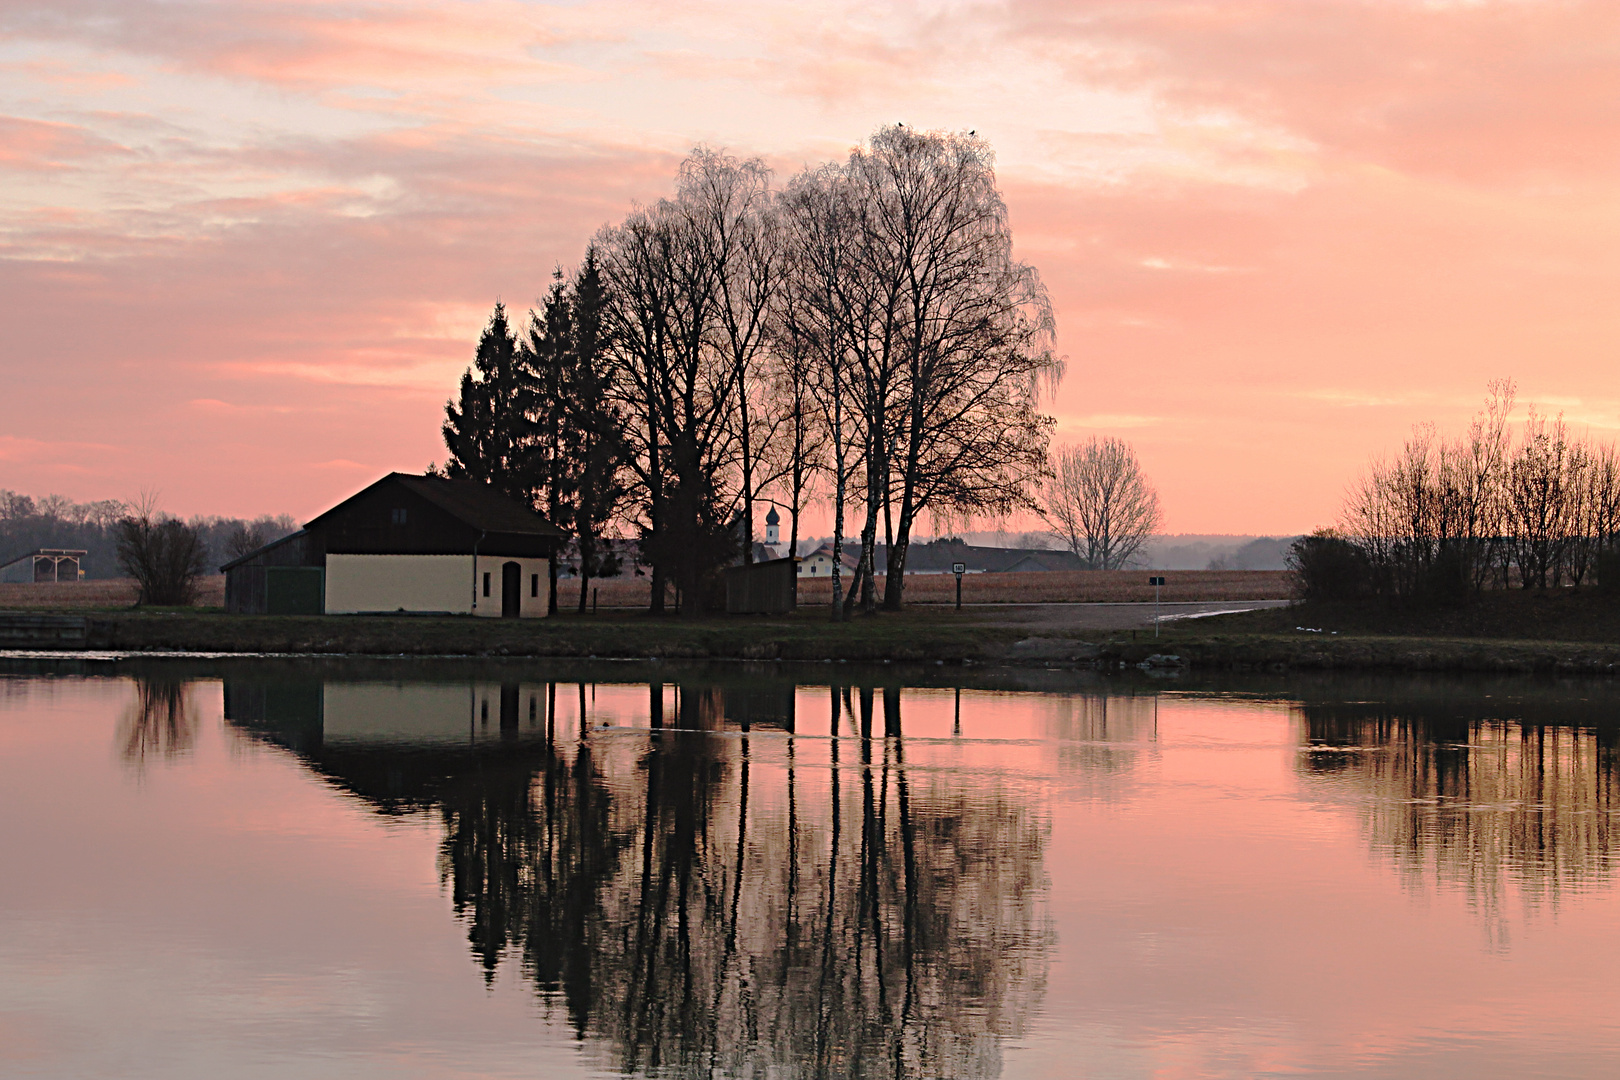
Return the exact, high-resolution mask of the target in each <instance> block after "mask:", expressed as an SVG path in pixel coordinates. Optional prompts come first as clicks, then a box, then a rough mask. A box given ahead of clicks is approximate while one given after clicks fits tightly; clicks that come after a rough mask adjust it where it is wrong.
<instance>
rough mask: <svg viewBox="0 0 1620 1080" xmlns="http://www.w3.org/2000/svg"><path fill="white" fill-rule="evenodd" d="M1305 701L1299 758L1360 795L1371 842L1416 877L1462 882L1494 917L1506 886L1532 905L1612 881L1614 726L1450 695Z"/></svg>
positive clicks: (1617, 792)
mask: <svg viewBox="0 0 1620 1080" xmlns="http://www.w3.org/2000/svg"><path fill="white" fill-rule="evenodd" d="M1302 713H1303V719H1304V735H1305V739H1306V741H1307V743H1308V745H1309V746H1310V747H1311V752H1310V753H1308V754H1306V755H1305V758H1304V761H1305V763H1306V764H1305V767H1306V769H1307V770H1308V771H1309V772H1310V773H1311V774H1312V775H1314V776H1316V777H1319V778H1324V779H1326V778H1334V779H1338V780H1340V781H1343V782H1347V783H1348V784H1349V785H1350V786H1352V787H1353V788H1354V789H1356V790H1357V791H1358V792H1359V793H1360V794H1362V795H1363V796H1364V798H1363V799H1362V801H1361V806H1362V809H1361V814H1362V819H1363V827H1364V828H1365V830H1366V832H1367V835H1368V836H1369V838H1370V839H1371V842H1372V844H1373V845H1374V847H1375V848H1376V849H1377V850H1378V851H1380V852H1382V853H1383V854H1385V855H1386V856H1387V857H1389V858H1390V859H1391V860H1392V861H1393V862H1394V863H1395V864H1396V866H1397V867H1399V869H1400V871H1401V872H1402V874H1403V875H1404V876H1405V877H1407V878H1408V879H1409V880H1412V881H1413V882H1414V883H1425V882H1428V881H1433V882H1435V883H1437V884H1440V885H1444V886H1455V887H1460V888H1463V889H1464V890H1466V892H1467V893H1468V895H1469V897H1470V898H1471V899H1472V900H1473V901H1474V902H1475V903H1476V904H1477V905H1479V907H1480V908H1481V910H1482V912H1483V913H1484V914H1486V915H1487V916H1490V917H1493V918H1494V917H1497V916H1498V915H1499V914H1500V912H1501V908H1502V904H1503V901H1504V899H1505V897H1504V890H1505V889H1506V888H1507V887H1509V886H1510V885H1511V886H1512V887H1513V888H1514V889H1515V890H1516V891H1517V892H1518V893H1519V895H1521V896H1522V897H1523V898H1524V900H1525V902H1526V903H1528V904H1530V905H1532V906H1534V905H1537V904H1540V903H1543V902H1551V903H1556V902H1557V901H1558V900H1559V898H1560V897H1561V896H1562V895H1563V894H1564V893H1565V892H1566V891H1575V890H1580V889H1585V888H1589V887H1591V886H1593V885H1595V884H1598V883H1603V882H1607V881H1608V879H1609V877H1610V873H1611V871H1610V856H1611V829H1612V825H1611V814H1612V813H1613V811H1614V810H1615V809H1616V808H1617V806H1620V769H1617V767H1616V757H1615V749H1614V746H1613V732H1612V730H1605V729H1600V728H1594V727H1584V726H1567V725H1552V724H1538V723H1535V722H1533V720H1524V719H1512V720H1509V719H1498V718H1491V717H1489V716H1481V715H1468V714H1466V713H1464V712H1461V711H1460V710H1459V709H1457V708H1456V707H1455V706H1454V707H1452V708H1450V709H1446V708H1432V709H1428V710H1425V709H1421V708H1420V709H1415V710H1409V709H1404V708H1401V707H1399V706H1392V705H1385V704H1380V703H1349V704H1322V705H1306V706H1304V707H1303V709H1302Z"/></svg>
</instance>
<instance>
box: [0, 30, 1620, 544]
mask: <svg viewBox="0 0 1620 1080" xmlns="http://www.w3.org/2000/svg"><path fill="white" fill-rule="evenodd" d="M897 120H903V121H905V122H907V123H909V124H913V125H916V126H919V127H938V128H952V129H967V128H972V129H976V130H977V131H978V132H979V134H981V135H985V136H987V137H988V138H989V139H990V140H991V141H992V143H993V144H994V145H995V147H996V149H997V151H998V160H999V173H1000V177H1001V182H1002V187H1003V189H1004V191H1005V193H1006V195H1007V199H1008V202H1009V205H1010V207H1011V211H1012V219H1013V226H1014V230H1015V237H1016V240H1017V243H1018V246H1019V249H1020V253H1021V254H1022V256H1023V257H1024V258H1026V259H1028V260H1029V261H1031V262H1033V263H1034V264H1035V265H1036V266H1037V267H1039V268H1040V270H1041V272H1042V274H1043V275H1044V277H1045V279H1046V281H1047V283H1048V285H1049V287H1050V288H1051V291H1052V295H1053V299H1054V301H1055V304H1056V309H1057V316H1058V333H1059V347H1060V349H1061V351H1062V352H1063V353H1065V354H1067V356H1068V358H1069V376H1068V379H1067V380H1066V382H1065V383H1064V385H1063V387H1062V390H1061V392H1060V393H1059V395H1058V398H1057V400H1056V402H1055V403H1054V411H1055V412H1056V414H1057V416H1058V420H1059V437H1060V438H1063V439H1072V438H1079V437H1083V436H1085V435H1087V434H1090V433H1093V432H1095V433H1102V434H1115V435H1119V436H1122V437H1124V438H1127V439H1129V440H1131V441H1132V442H1133V443H1134V444H1135V445H1136V447H1137V449H1138V451H1139V453H1140V455H1141V457H1142V459H1143V462H1144V465H1145V467H1146V469H1147V470H1148V473H1149V475H1150V477H1151V478H1152V479H1153V480H1154V481H1155V482H1156V484H1157V485H1158V487H1159V490H1160V492H1161V495H1162V498H1163V501H1164V505H1165V509H1166V516H1167V521H1166V527H1167V529H1168V530H1170V531H1178V532H1205V531H1208V532H1251V533H1259V532H1267V533H1281V532H1292V531H1297V530H1302V529H1307V528H1311V527H1313V526H1316V525H1319V524H1323V523H1327V522H1329V521H1331V520H1332V519H1333V518H1334V517H1335V516H1336V514H1337V510H1338V506H1339V502H1340V498H1341V496H1342V493H1343V491H1344V489H1345V486H1346V485H1347V484H1348V483H1349V482H1350V481H1351V480H1352V479H1353V478H1354V476H1355V475H1356V473H1357V472H1358V470H1359V469H1360V468H1361V466H1362V464H1363V463H1364V461H1365V460H1366V458H1367V457H1368V455H1369V454H1371V453H1373V452H1376V451H1379V450H1383V449H1387V448H1390V447H1392V446H1394V445H1395V444H1397V443H1398V442H1399V440H1400V439H1401V437H1402V436H1403V434H1404V433H1405V432H1406V430H1407V429H1408V428H1409V427H1410V426H1411V425H1412V424H1413V423H1415V422H1417V421H1421V420H1434V421H1437V422H1439V423H1440V424H1441V425H1443V426H1459V425H1461V424H1462V423H1463V422H1464V420H1465V418H1466V416H1467V415H1468V414H1469V413H1470V412H1471V411H1472V410H1473V409H1474V407H1475V406H1476V403H1477V402H1478V401H1479V400H1480V398H1481V397H1482V395H1483V393H1484V387H1485V383H1486V381H1487V380H1488V379H1490V378H1493V377H1497V376H1502V375H1511V376H1513V377H1515V378H1516V379H1517V380H1518V382H1519V385H1520V397H1521V400H1523V401H1527V402H1528V401H1535V402H1538V403H1540V404H1541V405H1542V406H1543V407H1544V408H1546V409H1550V410H1552V411H1558V410H1562V411H1564V413H1565V414H1566V416H1567V418H1568V419H1570V420H1571V421H1572V422H1573V424H1574V426H1575V427H1576V428H1577V429H1589V430H1590V432H1591V434H1593V435H1594V436H1596V437H1598V438H1601V439H1605V440H1606V439H1610V438H1613V437H1614V435H1615V429H1617V428H1620V367H1617V365H1615V364H1614V363H1613V359H1614V353H1615V345H1616V342H1617V341H1620V304H1616V303H1615V301H1614V297H1615V296H1616V295H1620V288H1617V286H1620V254H1617V252H1620V199H1617V197H1616V194H1615V191H1616V188H1615V184H1614V181H1615V179H1616V175H1617V173H1620V7H1616V6H1615V5H1613V4H1600V3H1580V2H1553V0H1545V2H1544V0H1500V2H1496V0H1428V2H1416V0H1414V2H1403V0H1362V2H1355V0H1222V2H1192V0H1158V2H1156V0H1133V2H1117V3H1106V2H1098V3H1084V2H1080V3H1057V2H1021V0H1004V2H997V3H969V2H955V0H936V2H932V3H914V4H907V5H887V6H885V5H874V4H871V3H827V4H818V5H806V4H803V3H794V4H785V3H769V2H762V0H750V2H748V3H735V2H727V0H720V2H712V3H703V4H697V3H667V2H666V3H659V4H646V3H632V2H608V3H600V4H591V5H583V4H555V5H545V4H528V3H517V2H504V0H495V2H487V3H477V2H474V3H432V4H429V3H409V2H405V3H390V2H386V0H377V2H371V3H347V2H343V0H331V2H302V0H292V2H284V3H269V2H259V3H238V4H231V3H200V2H188V0H179V2H172V3H161V4H159V3H146V2H141V0H117V2H113V0H100V2H97V0H58V2H55V3H52V4H49V5H46V4H41V3H38V2H37V0H32V2H17V0H0V361H3V364H4V371H5V374H6V376H7V380H6V381H7V389H8V392H7V393H5V394H4V395H3V396H0V487H7V488H12V489H16V490H22V491H27V492H32V493H34V494H43V493H45V492H48V491H56V492H61V493H62V494H65V495H68V496H70V497H72V498H75V499H80V500H84V499H92V498H107V497H121V498H129V497H133V496H135V495H136V494H137V493H139V492H140V491H141V490H142V489H148V490H157V491H159V492H161V501H162V503H163V504H164V505H165V506H166V507H167V508H168V509H170V510H172V511H175V512H178V513H182V514H195V513H222V514H257V513H263V512H271V513H277V512H287V513H292V514H294V515H297V516H299V517H307V516H309V515H312V514H313V513H315V512H317V511H319V510H320V509H322V508H324V507H325V506H327V505H329V504H331V503H332V502H334V501H336V500H337V499H338V498H340V497H342V496H344V495H346V494H348V493H349V492H351V491H352V490H354V489H355V488H357V487H359V486H360V485H361V484H363V483H366V482H369V481H370V480H372V479H374V478H375V477H376V476H377V475H379V474H381V473H383V472H386V471H388V470H390V469H401V470H419V469H420V468H421V467H422V466H424V465H425V464H426V463H427V462H428V461H429V460H437V459H440V458H442V457H443V449H442V446H441V444H440V442H439V439H438V423H439V419H440V412H441V408H442V405H443V402H444V399H445V397H446V396H447V395H448V394H449V393H450V392H451V391H452V390H453V388H454V385H455V381H456V378H457V376H458V375H459V373H460V371H461V369H462V368H463V367H465V366H466V364H467V363H468V362H469V360H470V358H471V355H472V349H473V344H474V341H475V339H476V336H477V332H478V329H479V327H480V325H481V323H482V322H483V320H484V318H485V317H486V315H487V313H488V310H489V307H490V306H491V304H492V303H493V301H494V300H495V298H496V297H501V298H504V299H505V300H506V301H507V303H508V304H509V305H511V306H513V307H516V308H520V309H521V308H523V307H526V306H527V305H528V304H529V303H531V302H532V301H533V300H534V298H535V297H536V296H538V295H539V294H540V292H541V291H542V290H543V289H544V288H545V285H546V282H547V278H548V275H549V273H550V271H551V268H552V267H553V266H554V265H555V264H557V263H563V264H571V263H572V262H573V261H574V260H575V259H576V258H577V257H578V255H579V253H580V250H581V248H582V245H583V243H584V241H585V239H586V238H587V237H588V236H589V235H590V234H591V233H593V232H594V231H595V230H596V229H597V228H598V227H599V226H601V225H602V224H604V223H606V222H608V221H611V220H615V219H617V218H619V217H620V216H622V215H623V213H624V212H625V210H626V209H627V208H628V207H629V206H630V205H631V203H632V202H633V201H636V200H643V201H645V200H650V199H653V198H656V197H658V196H660V195H662V194H665V193H666V192H667V191H668V190H669V187H670V183H671V178H672V175H673V171H674V168H675V165H676V163H677V162H678V161H679V159H680V158H681V156H682V155H683V154H684V153H685V152H686V151H687V150H688V149H690V148H691V147H692V146H693V145H694V144H696V143H699V142H704V143H709V144H711V145H716V146H721V147H724V148H726V149H728V150H729V151H731V152H733V153H739V154H753V153H758V154H763V155H765V156H766V157H767V158H768V159H769V160H770V161H771V162H772V163H773V164H775V165H776V166H777V168H778V170H779V173H780V174H781V175H783V176H784V177H785V176H786V175H788V174H790V173H791V172H793V171H794V170H796V169H797V168H798V167H799V166H800V165H802V164H805V163H808V162H819V161H822V160H826V159H830V158H835V157H839V156H842V155H843V154H844V153H845V152H847V150H848V148H849V146H850V145H851V144H853V143H854V142H856V141H858V140H860V139H861V138H863V137H865V136H866V135H868V134H869V133H870V132H871V131H872V130H873V129H874V128H875V127H877V126H878V125H880V124H885V123H892V122H894V121H897Z"/></svg>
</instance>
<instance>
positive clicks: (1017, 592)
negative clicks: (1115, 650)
mask: <svg viewBox="0 0 1620 1080" xmlns="http://www.w3.org/2000/svg"><path fill="white" fill-rule="evenodd" d="M1159 575H1160V576H1162V577H1163V578H1164V579H1165V586H1164V589H1163V599H1164V600H1165V601H1167V602H1178V601H1198V600H1287V599H1290V598H1292V596H1293V591H1292V589H1293V583H1292V579H1291V575H1289V574H1288V572H1287V571H1283V570H1161V571H1159ZM1149 576H1150V575H1149V572H1148V571H1146V570H1098V571H1073V572H1057V573H1027V574H968V575H966V576H965V577H963V579H962V602H963V603H965V604H1060V603H1064V604H1079V603H1146V602H1151V601H1152V600H1153V586H1151V585H1149V584H1148V583H1147V581H1148V577H1149ZM844 583H845V586H846V587H847V586H848V584H849V579H848V578H845V579H844ZM591 588H592V589H595V590H596V591H597V596H596V600H597V604H598V605H599V606H601V607H603V608H644V607H646V606H647V602H648V600H649V599H650V598H651V596H652V585H651V583H650V582H649V581H648V579H646V578H644V577H641V578H634V577H632V578H615V579H612V580H608V581H599V582H592V583H591ZM882 590H883V580H882V575H881V574H880V575H879V576H878V592H879V595H880V596H881V595H882ZM557 593H558V597H557V603H558V604H559V605H560V606H562V607H564V608H566V609H568V610H570V611H571V610H573V609H574V605H576V604H578V603H579V583H578V582H577V581H567V580H565V581H560V582H558V583H557ZM831 599H832V582H831V581H829V580H828V579H826V578H821V579H819V580H812V581H806V580H801V581H800V582H799V603H800V605H804V606H808V605H811V604H825V603H828V602H829V601H830V600H831ZM906 601H907V602H908V603H914V604H954V603H955V602H956V578H955V577H953V576H952V575H950V574H917V575H914V576H912V577H909V578H907V579H906Z"/></svg>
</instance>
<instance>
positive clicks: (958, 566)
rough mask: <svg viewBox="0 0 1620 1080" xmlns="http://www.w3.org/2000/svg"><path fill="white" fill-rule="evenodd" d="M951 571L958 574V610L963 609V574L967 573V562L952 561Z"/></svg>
mask: <svg viewBox="0 0 1620 1080" xmlns="http://www.w3.org/2000/svg"><path fill="white" fill-rule="evenodd" d="M951 573H953V574H955V575H956V610H957V611H961V610H962V575H963V574H965V573H967V563H965V562H953V563H951Z"/></svg>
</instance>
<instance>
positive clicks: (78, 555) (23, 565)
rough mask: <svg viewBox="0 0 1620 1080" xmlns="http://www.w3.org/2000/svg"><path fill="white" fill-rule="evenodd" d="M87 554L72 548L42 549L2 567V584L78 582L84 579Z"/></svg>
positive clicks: (0, 569) (0, 572)
mask: <svg viewBox="0 0 1620 1080" xmlns="http://www.w3.org/2000/svg"><path fill="white" fill-rule="evenodd" d="M84 556H85V552H83V551H80V550H75V549H72V548H40V549H39V550H38V551H31V552H29V553H28V554H27V555H23V556H20V557H18V558H15V559H12V560H11V561H10V562H8V563H5V564H4V565H0V582H6V583H7V584H20V583H33V584H46V583H50V582H62V581H78V580H79V579H80V578H82V577H84V567H83V566H82V565H80V564H81V562H82V561H83V559H84Z"/></svg>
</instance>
